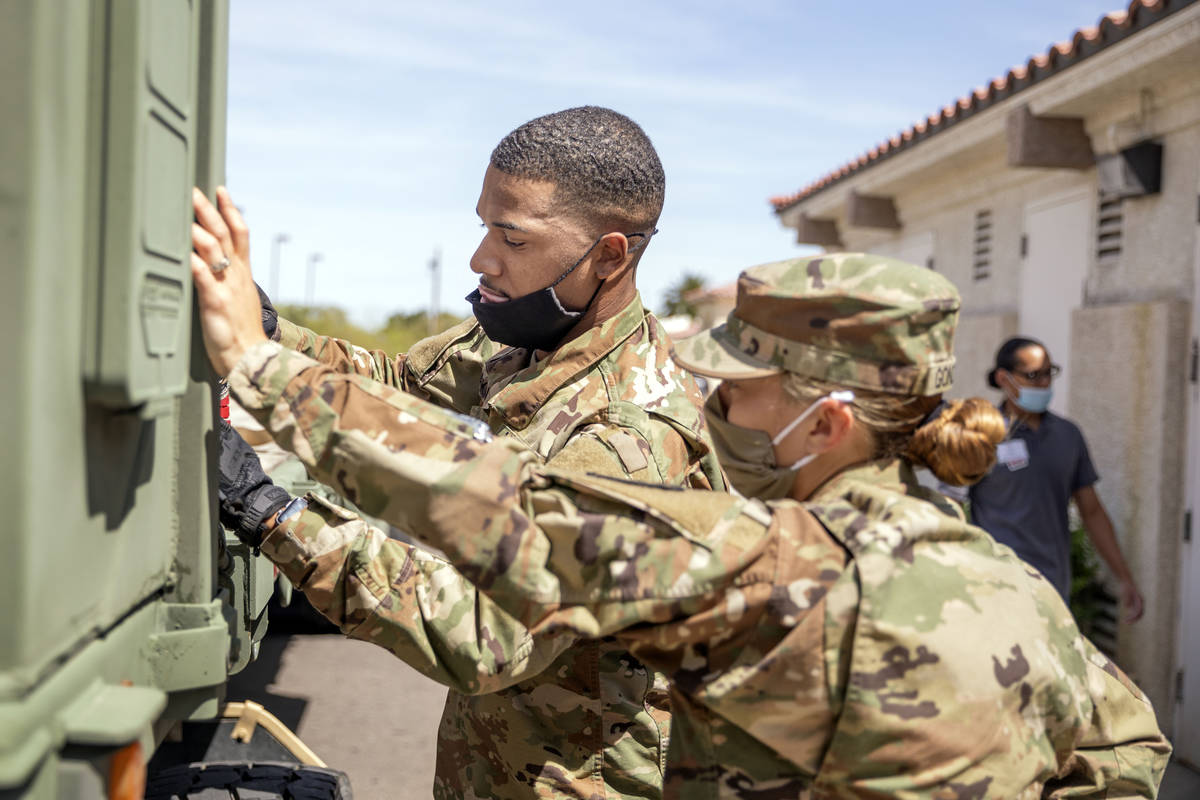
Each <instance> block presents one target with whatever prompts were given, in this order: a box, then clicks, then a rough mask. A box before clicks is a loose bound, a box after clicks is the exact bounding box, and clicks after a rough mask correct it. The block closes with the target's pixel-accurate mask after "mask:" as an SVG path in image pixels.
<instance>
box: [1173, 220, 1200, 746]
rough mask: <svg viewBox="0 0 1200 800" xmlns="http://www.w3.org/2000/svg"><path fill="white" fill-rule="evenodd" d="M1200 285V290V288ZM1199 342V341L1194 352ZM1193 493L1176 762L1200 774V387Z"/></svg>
mask: <svg viewBox="0 0 1200 800" xmlns="http://www.w3.org/2000/svg"><path fill="white" fill-rule="evenodd" d="M1194 264H1195V266H1194V269H1195V275H1196V277H1197V279H1200V230H1198V231H1197V235H1196V245H1195V257H1194ZM1197 285H1200V284H1197ZM1198 335H1200V303H1193V304H1192V336H1193V337H1196V336H1198ZM1196 346H1197V339H1196V338H1193V339H1192V341H1191V347H1192V348H1193V352H1195V348H1196ZM1188 399H1189V403H1188V453H1187V487H1186V489H1185V499H1184V502H1185V503H1186V504H1187V505H1186V507H1187V509H1188V512H1187V514H1188V518H1190V519H1191V524H1190V526H1187V522H1186V520H1185V526H1187V527H1190V528H1191V531H1190V535H1188V533H1187V531H1186V527H1185V538H1184V543H1183V547H1182V548H1181V550H1180V558H1181V562H1180V565H1179V566H1180V574H1179V592H1180V597H1179V610H1180V614H1179V661H1178V662H1177V668H1178V670H1179V672H1178V675H1179V679H1178V684H1177V685H1178V688H1179V690H1180V692H1179V694H1178V696H1177V697H1176V700H1177V705H1176V708H1175V737H1174V742H1173V743H1174V745H1175V757H1176V758H1177V759H1179V760H1181V761H1184V762H1186V763H1187V764H1189V765H1191V766H1192V767H1195V768H1197V769H1200V541H1198V537H1200V519H1198V518H1197V514H1198V513H1200V386H1198V385H1197V384H1196V383H1191V384H1189V386H1188Z"/></svg>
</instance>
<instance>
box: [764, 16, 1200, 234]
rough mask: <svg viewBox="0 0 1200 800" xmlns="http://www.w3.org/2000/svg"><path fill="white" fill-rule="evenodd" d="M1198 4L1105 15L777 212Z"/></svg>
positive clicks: (781, 202)
mask: <svg viewBox="0 0 1200 800" xmlns="http://www.w3.org/2000/svg"><path fill="white" fill-rule="evenodd" d="M1193 2H1196V0H1133V2H1131V3H1130V4H1129V8H1128V9H1126V10H1125V11H1113V12H1111V13H1108V14H1105V15H1104V16H1103V17H1101V19H1100V21H1099V22H1098V23H1097V24H1096V25H1094V26H1092V27H1090V28H1080V29H1078V30H1077V31H1075V33H1074V34H1072V35H1071V38H1070V39H1068V40H1067V41H1064V42H1059V43H1058V44H1055V45H1053V46H1051V47H1050V49H1049V50H1047V51H1046V52H1045V53H1042V54H1041V55H1036V56H1033V57H1032V58H1030V59H1029V60H1028V61H1027V62H1025V63H1024V64H1020V65H1018V66H1015V67H1013V68H1012V69H1010V70H1009V71H1008V72H1007V73H1005V74H1004V75H1001V76H1000V77H998V78H993V79H992V82H991V83H989V84H988V85H987V86H980V87H979V88H977V89H975V91H973V92H971V93H970V94H969V95H967V96H966V97H960V98H959V99H958V101H957V102H954V103H951V104H950V105H948V106H946V107H944V108H942V109H941V110H939V111H938V112H936V113H934V114H930V115H929V116H928V117H927V118H925V119H923V120H921V121H919V122H917V123H914V124H913V125H911V126H909V127H908V128H907V129H906V130H904V131H901V132H900V133H898V134H896V135H895V136H892V137H891V138H890V139H888V140H887V141H884V142H880V143H879V144H878V145H876V146H875V147H873V148H871V149H870V150H868V151H867V152H866V153H863V154H862V155H861V156H859V157H858V158H856V159H854V160H853V161H851V162H849V163H847V164H843V165H842V166H841V167H838V168H837V169H835V170H834V171H833V172H830V173H828V174H826V175H824V176H822V177H820V178H818V179H817V180H815V181H813V182H812V183H810V184H809V185H808V186H805V187H804V188H803V189H801V190H800V191H798V192H794V193H792V194H788V195H779V196H776V197H772V198H770V202H771V205H772V206H774V207H775V213H776V214H779V213H782V212H784V211H786V210H787V209H789V208H791V207H792V206H794V205H796V204H797V203H799V202H800V201H801V200H804V199H806V198H808V197H812V196H813V195H814V194H816V193H818V192H820V191H822V190H823V189H827V188H829V187H830V186H832V185H833V184H835V183H837V182H838V181H841V180H842V179H844V178H847V177H849V176H850V175H853V174H854V173H856V172H859V171H861V170H863V169H866V168H867V167H870V166H873V165H875V164H877V163H878V162H880V161H882V160H883V159H885V158H889V157H890V156H893V155H895V154H896V153H898V152H901V151H902V150H905V149H907V148H909V147H912V146H913V145H915V144H917V143H918V142H922V141H924V140H925V139H928V138H929V137H930V136H933V135H934V134H936V133H939V132H941V131H943V130H945V129H946V128H949V127H950V126H951V125H954V124H955V123H957V122H961V121H962V120H964V119H967V118H968V117H970V116H972V115H973V114H978V113H979V112H980V111H983V110H984V109H986V108H988V107H989V106H991V105H993V104H995V103H998V102H1000V101H1001V100H1004V99H1006V98H1008V97H1011V96H1012V95H1014V94H1016V93H1017V92H1020V91H1022V90H1023V89H1027V88H1029V87H1030V86H1032V85H1033V84H1035V83H1037V82H1039V81H1043V80H1045V79H1046V78H1048V77H1050V76H1051V75H1055V74H1057V73H1059V72H1061V71H1063V70H1064V69H1066V68H1067V67H1069V66H1071V65H1072V64H1078V63H1079V62H1080V61H1083V60H1084V59H1086V58H1088V57H1089V56H1092V55H1095V54H1096V53H1098V52H1100V51H1101V50H1103V49H1104V48H1106V47H1108V46H1109V45H1112V44H1115V43H1117V42H1119V41H1121V40H1122V39H1124V38H1126V37H1127V36H1129V35H1131V34H1133V33H1136V32H1137V31H1140V30H1142V29H1143V28H1146V27H1148V26H1149V25H1151V24H1152V23H1155V22H1158V21H1159V20H1161V19H1163V18H1164V17H1166V16H1168V15H1169V14H1172V13H1174V12H1176V11H1179V10H1180V9H1182V8H1184V7H1186V6H1189V5H1191V4H1192V3H1193Z"/></svg>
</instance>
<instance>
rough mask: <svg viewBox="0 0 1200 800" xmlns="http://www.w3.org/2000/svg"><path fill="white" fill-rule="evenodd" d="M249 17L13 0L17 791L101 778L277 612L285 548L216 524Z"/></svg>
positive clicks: (8, 26)
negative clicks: (217, 309) (214, 308)
mask: <svg viewBox="0 0 1200 800" xmlns="http://www.w3.org/2000/svg"><path fill="white" fill-rule="evenodd" d="M227 30H228V4H227V0H153V2H149V1H148V0H141V1H139V0H6V1H5V2H2V3H0V108H3V109H4V110H5V123H4V124H3V125H0V155H2V157H0V264H3V265H4V274H5V279H6V280H5V291H4V292H3V293H0V335H2V336H4V337H5V340H6V341H7V342H8V343H9V346H8V347H6V348H3V350H0V374H3V375H4V376H5V386H4V392H5V408H6V413H7V415H6V420H5V424H4V425H3V426H0V451H2V452H4V453H5V461H4V466H3V467H0V470H2V471H3V472H2V474H0V507H3V508H4V509H5V515H4V520H3V522H0V528H2V530H0V608H2V609H4V614H3V615H0V798H8V797H21V798H36V800H50V798H68V797H70V798H75V797H98V796H101V794H100V791H101V790H99V789H97V787H100V786H102V785H103V780H102V778H103V771H104V769H106V767H105V766H104V765H105V764H106V763H107V758H108V755H109V754H110V752H111V751H113V750H115V749H116V748H119V747H121V746H124V745H126V744H129V743H130V742H133V741H142V742H143V743H144V744H145V745H146V746H147V747H148V748H150V749H153V746H154V744H155V742H156V739H157V738H159V737H161V736H163V735H164V734H165V732H166V731H167V730H168V729H169V728H170V727H171V726H172V725H173V724H174V721H176V720H182V719H194V718H204V717H209V718H211V717H212V716H214V715H215V714H216V713H217V710H218V708H219V704H220V702H221V701H222V700H223V697H224V684H225V681H226V680H227V677H228V674H229V672H230V670H231V669H233V668H235V667H237V668H240V666H242V665H244V663H245V661H246V660H248V659H249V657H250V655H251V654H252V652H253V649H254V642H255V641H256V640H257V638H258V637H261V635H262V632H263V631H264V630H265V627H266V621H265V614H264V611H263V609H264V608H265V605H266V598H267V597H268V596H269V591H270V587H271V586H272V584H273V581H272V579H273V576H272V574H271V572H270V566H269V565H265V566H264V564H262V563H261V561H262V560H261V559H253V558H252V556H251V554H250V553H248V552H247V551H246V550H245V548H241V549H240V550H238V549H237V548H233V549H228V550H227V549H226V548H225V544H224V537H225V534H224V532H223V531H221V530H220V527H219V526H218V525H217V524H216V509H215V471H214V470H215V459H216V456H217V451H216V447H217V439H216V436H215V434H214V432H213V421H214V410H215V403H214V393H213V386H212V382H211V375H210V374H209V368H208V365H207V361H206V359H205V358H204V353H203V349H202V345H201V343H200V340H199V335H198V326H197V325H196V318H195V309H194V302H193V299H192V286H191V280H190V276H189V267H188V254H189V252H190V250H191V245H190V223H191V216H192V214H191V204H190V190H191V187H192V186H193V185H198V186H200V187H201V188H202V189H204V190H205V191H208V192H209V193H210V194H211V190H212V189H213V187H215V186H216V185H217V183H218V182H220V181H221V180H223V172H224V148H225V132H224V128H225V92H226V62H227V46H228V45H227V38H228V36H227ZM218 562H220V563H223V564H224V565H225V566H224V569H222V568H221V567H219V566H218ZM231 653H232V654H233V655H234V656H236V658H231Z"/></svg>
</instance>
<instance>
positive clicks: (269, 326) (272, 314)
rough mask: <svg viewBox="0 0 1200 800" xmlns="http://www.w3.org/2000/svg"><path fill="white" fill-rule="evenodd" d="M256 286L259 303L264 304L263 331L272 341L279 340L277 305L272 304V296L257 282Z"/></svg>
mask: <svg viewBox="0 0 1200 800" xmlns="http://www.w3.org/2000/svg"><path fill="white" fill-rule="evenodd" d="M254 288H255V289H258V303H259V305H260V306H262V326H263V333H265V334H266V335H267V338H268V339H270V340H271V341H272V342H278V341H279V312H278V311H276V310H275V306H274V305H272V304H271V298H269V297H267V293H266V292H264V291H263V289H262V287H261V286H259V285H258V284H257V283H255V284H254Z"/></svg>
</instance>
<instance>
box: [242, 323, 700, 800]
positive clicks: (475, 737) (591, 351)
mask: <svg viewBox="0 0 1200 800" xmlns="http://www.w3.org/2000/svg"><path fill="white" fill-rule="evenodd" d="M279 331H280V333H279V339H280V342H281V344H283V345H285V346H287V347H289V348H291V349H294V350H297V351H299V352H301V353H305V354H307V355H309V356H311V357H313V358H315V359H316V360H317V361H318V362H320V363H321V364H323V365H324V366H326V367H327V368H329V369H331V370H333V371H335V372H336V373H340V374H342V375H344V376H349V375H351V374H352V375H354V376H355V377H353V378H352V379H349V381H348V382H344V383H343V384H342V385H344V386H346V387H353V388H352V389H351V391H350V394H349V395H348V396H347V397H345V398H344V399H343V400H342V401H340V403H339V404H338V405H337V409H338V414H339V415H341V416H342V417H344V418H346V419H361V415H362V413H363V412H362V411H360V409H363V408H373V406H371V405H370V404H369V403H368V405H366V406H364V405H363V404H362V401H363V400H364V399H366V400H374V398H375V396H376V395H378V394H379V393H380V392H381V391H384V392H387V391H389V390H387V389H385V387H384V386H382V385H381V384H388V385H390V386H392V387H395V388H398V389H403V390H406V391H407V392H410V393H413V394H416V395H418V396H421V397H425V398H427V399H430V400H432V401H433V402H435V403H437V404H438V405H441V406H444V407H447V408H450V409H452V410H455V411H458V412H460V413H465V414H469V415H471V416H473V417H476V418H478V419H481V420H485V421H486V422H487V423H488V426H489V428H490V430H491V431H492V432H494V433H495V434H498V435H500V436H502V437H504V438H506V439H510V440H513V441H516V442H520V443H521V444H522V445H524V446H525V447H527V448H529V449H530V450H531V451H533V452H535V453H537V454H538V455H539V456H541V457H542V458H547V459H550V460H551V461H552V462H553V463H557V464H562V465H564V466H569V467H573V468H583V469H589V470H592V471H596V472H603V473H607V474H613V475H618V476H622V477H628V478H635V479H637V480H642V481H649V482H653V483H666V484H671V485H686V486H693V487H697V488H713V487H715V488H722V487H723V478H722V476H721V472H720V468H719V467H718V466H717V462H716V458H715V455H714V454H713V453H712V449H711V442H710V440H709V439H708V434H707V432H706V431H705V429H704V425H703V417H702V413H701V411H700V404H701V402H702V401H701V399H700V396H699V393H698V391H697V390H696V387H695V383H694V381H693V380H692V378H691V377H690V375H689V374H688V373H686V372H684V371H682V370H680V369H679V368H678V367H676V366H675V365H674V363H673V362H672V360H671V358H670V354H669V348H670V341H669V339H668V338H667V336H666V334H665V333H664V332H663V331H662V329H661V327H660V326H659V323H658V321H657V320H656V319H655V318H654V317H653V316H652V315H650V314H648V313H647V312H645V311H644V309H643V308H642V305H641V302H640V300H636V299H635V300H634V301H633V302H632V303H631V304H630V305H629V306H627V307H626V308H625V309H623V310H622V311H621V312H620V313H619V314H618V315H617V316H615V317H614V318H612V319H610V320H608V321H606V322H605V323H603V324H602V325H600V326H598V327H597V328H595V329H593V330H591V331H589V332H587V333H585V334H584V335H582V336H580V337H578V338H576V339H575V340H573V341H571V342H568V343H567V344H566V345H564V346H563V347H562V348H560V349H558V350H556V351H554V352H551V353H537V354H531V353H529V352H528V351H525V350H519V349H513V348H509V349H503V348H500V347H498V346H496V345H494V344H493V343H492V342H491V341H489V340H488V339H487V337H486V336H484V335H483V332H482V330H481V329H480V327H479V325H478V324H477V323H475V322H474V320H471V321H468V322H466V323H463V324H462V325H459V326H457V327H456V328H453V329H451V330H450V331H447V332H446V333H443V334H441V335H439V336H436V337H433V338H431V339H426V340H424V341H422V342H419V343H418V344H417V345H415V346H414V347H413V348H412V350H411V351H410V352H409V353H408V354H407V355H402V356H399V357H396V358H392V357H389V356H388V355H387V354H385V353H381V352H368V351H366V350H363V349H361V348H357V347H355V346H353V345H351V344H349V343H347V342H343V341H340V340H336V339H331V338H326V337H320V336H317V335H316V334H314V333H312V332H311V331H307V330H305V329H303V328H299V327H297V326H295V325H292V324H290V323H287V322H286V321H284V320H280V326H279ZM531 362H532V363H531ZM357 376H365V377H366V378H370V379H371V380H363V379H362V378H360V377H357ZM343 380H346V379H343ZM376 382H378V383H376ZM235 394H238V396H239V397H241V394H240V393H236V392H235ZM251 410H252V411H253V409H251ZM258 413H261V411H260V412H258ZM366 413H367V414H368V415H370V414H372V413H375V412H373V411H367V412H366ZM374 424H381V425H382V424H386V421H385V420H377V421H376V423H374ZM273 432H274V433H275V434H276V436H278V435H279V434H280V432H281V431H280V430H279V429H275V430H274V431H273ZM284 433H285V435H286V434H287V432H286V431H285V432H284ZM352 450H353V448H352V449H351V450H350V451H346V452H345V453H344V455H346V456H347V457H349V458H351V459H354V458H355V457H356V456H354V454H353V452H352ZM301 456H302V457H303V453H301ZM368 460H369V459H368ZM305 461H306V462H307V461H308V459H305ZM307 466H308V467H309V470H310V472H312V473H313V474H314V475H315V476H317V475H320V472H319V470H314V465H312V464H311V463H308V464H307ZM342 477H345V476H342ZM322 480H323V481H325V482H328V483H331V484H332V485H334V486H336V487H337V488H338V491H342V492H344V493H345V496H346V497H347V498H348V499H349V500H350V501H351V502H353V503H355V504H356V505H358V506H360V507H362V508H363V509H364V510H365V511H367V512H368V513H370V507H371V506H374V505H379V504H380V503H381V502H383V500H382V499H381V498H379V497H377V496H374V492H375V487H373V486H372V485H371V484H370V483H356V482H354V481H350V482H349V483H346V482H345V481H341V482H339V481H338V480H334V479H333V478H329V477H328V476H326V477H322ZM326 505H327V506H328V504H326ZM330 507H331V506H330ZM466 530H469V531H473V529H472V528H467V529H466ZM392 547H393V546H389V552H392V556H391V557H392V558H393V559H398V560H397V561H395V563H396V565H397V566H400V565H401V564H403V566H402V567H401V568H400V569H399V570H398V571H397V572H396V573H395V574H393V575H392V576H391V577H390V578H389V581H388V585H389V586H390V587H391V588H390V591H389V593H388V594H387V595H386V596H387V598H388V599H387V602H386V603H383V604H381V603H379V602H364V603H361V604H355V603H350V604H346V603H343V601H342V600H341V599H340V598H339V597H337V596H336V594H335V593H334V592H333V589H332V587H331V586H330V585H328V584H327V582H326V580H325V578H324V577H314V576H309V577H307V578H305V576H304V575H302V574H299V573H297V572H294V571H289V570H286V569H285V572H286V573H287V574H288V577H289V578H290V579H291V580H293V582H295V583H297V585H299V586H301V587H302V588H303V589H304V591H305V594H306V595H307V596H308V598H309V599H310V601H311V602H312V603H313V604H314V605H315V606H316V607H317V608H318V609H319V610H321V611H322V612H323V613H324V614H325V615H326V616H328V617H329V618H330V619H331V620H333V621H334V622H335V623H337V624H338V625H339V626H340V627H341V629H342V630H343V631H344V632H345V633H346V634H347V635H349V636H352V637H355V638H359V639H365V640H367V641H371V642H374V643H376V644H379V645H381V646H384V647H387V648H388V649H390V650H392V651H393V652H394V653H395V654H396V655H397V656H399V657H400V658H401V659H403V660H404V661H406V662H407V663H409V664H410V665H412V666H413V667H415V668H416V669H418V670H419V671H421V672H422V673H423V674H425V675H427V676H429V677H431V678H433V679H434V680H437V681H438V682H440V683H443V684H445V685H447V686H449V687H450V688H451V691H450V694H449V696H448V698H447V702H446V708H445V711H444V713H443V716H442V723H441V726H440V729H439V732H438V762H437V769H436V778H435V792H434V793H435V795H436V796H439V797H448V798H449V797H455V798H457V797H464V796H481V797H483V796H486V797H617V796H622V797H659V796H661V791H662V788H661V781H662V774H661V763H662V759H663V758H664V756H665V746H664V744H665V741H664V740H665V738H666V736H667V732H668V727H669V714H668V708H669V707H668V704H667V695H666V682H665V679H664V678H663V676H661V675H656V674H655V673H654V672H653V671H650V670H647V669H645V667H643V666H642V665H641V664H640V663H639V662H638V661H637V660H636V659H634V658H632V657H631V656H630V655H629V653H628V651H627V650H626V649H625V647H624V646H622V645H619V644H617V643H616V642H615V641H614V640H612V639H607V640H600V639H591V640H588V641H580V637H577V636H569V635H563V636H558V637H552V638H545V639H536V640H535V639H533V638H531V637H530V636H529V634H528V632H527V631H526V630H525V629H524V627H523V626H522V625H520V624H518V623H517V622H516V621H515V620H513V619H512V618H511V617H510V616H509V615H508V614H506V613H504V612H502V611H500V610H499V609H496V608H495V607H494V605H493V604H492V603H491V602H490V601H488V599H487V598H486V597H483V596H480V595H479V594H478V593H477V591H476V590H475V587H473V586H472V585H471V584H470V583H469V582H467V581H466V580H464V579H463V578H462V576H461V575H459V574H458V572H457V571H456V570H454V568H453V567H451V566H450V565H449V564H447V563H446V562H445V561H443V560H441V559H439V558H437V557H435V556H433V555H430V554H429V553H426V552H422V551H420V550H416V549H412V548H409V547H407V546H398V547H394V551H393V549H392ZM300 581H304V582H303V583H300Z"/></svg>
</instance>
